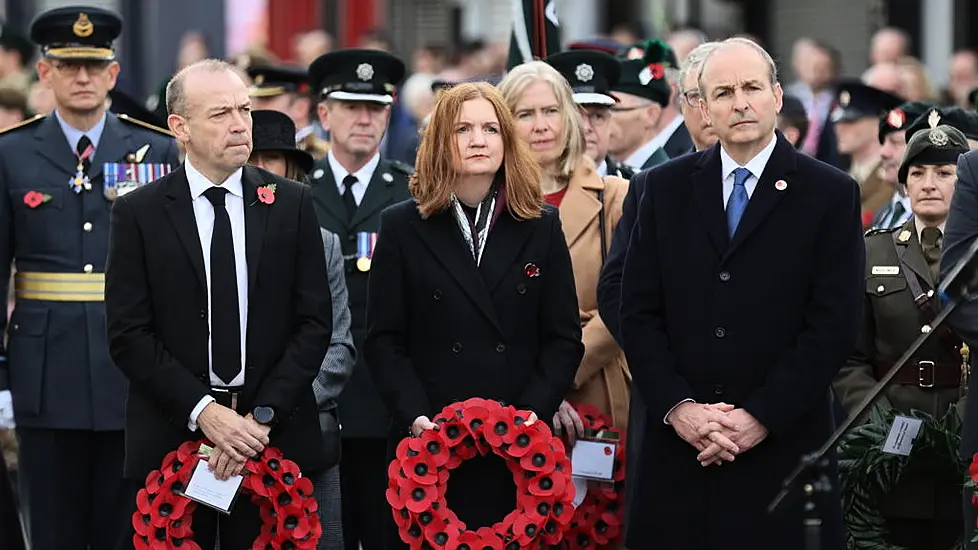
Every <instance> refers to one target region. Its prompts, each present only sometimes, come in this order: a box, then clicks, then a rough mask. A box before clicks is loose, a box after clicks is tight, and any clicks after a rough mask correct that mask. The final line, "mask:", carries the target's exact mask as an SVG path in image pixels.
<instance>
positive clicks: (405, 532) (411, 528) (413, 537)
mask: <svg viewBox="0 0 978 550" xmlns="http://www.w3.org/2000/svg"><path fill="white" fill-rule="evenodd" d="M397 531H398V533H399V534H400V535H401V540H402V541H404V544H407V545H410V546H411V547H412V548H415V545H420V544H421V539H422V537H423V536H424V531H422V530H421V526H420V525H418V524H417V523H414V522H412V523H411V524H410V525H408V526H407V527H401V528H399V529H398V530H397Z"/></svg>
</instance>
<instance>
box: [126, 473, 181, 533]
mask: <svg viewBox="0 0 978 550" xmlns="http://www.w3.org/2000/svg"><path fill="white" fill-rule="evenodd" d="M180 491H183V482H181V481H180V480H178V479H176V478H171V479H170V480H167V482H166V483H165V484H164V485H163V487H162V489H161V490H160V494H159V495H157V496H156V498H154V499H153V501H152V502H151V503H150V506H151V511H150V516H151V517H152V520H151V521H150V524H151V525H152V526H153V527H157V528H160V527H166V525H167V523H168V522H170V521H172V520H173V519H177V518H182V517H183V515H184V512H185V511H186V509H187V505H188V504H190V503H191V502H193V501H191V500H190V499H188V498H187V497H184V496H181V495H178V494H175V493H176V492H180ZM137 500H138V498H137ZM137 506H138V502H137Z"/></svg>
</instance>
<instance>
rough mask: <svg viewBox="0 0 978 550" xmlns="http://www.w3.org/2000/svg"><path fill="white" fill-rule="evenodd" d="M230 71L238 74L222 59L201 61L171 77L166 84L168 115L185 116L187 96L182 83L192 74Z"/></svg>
mask: <svg viewBox="0 0 978 550" xmlns="http://www.w3.org/2000/svg"><path fill="white" fill-rule="evenodd" d="M224 71H230V72H233V73H234V74H238V72H237V70H236V69H235V67H234V65H232V64H230V63H228V62H227V61H224V60H223V59H203V60H201V61H197V62H196V63H191V64H190V65H187V66H186V67H184V68H182V69H180V71H179V72H178V73H177V74H175V75H173V78H171V79H170V81H169V82H168V83H167V84H166V110H167V112H168V113H170V114H174V115H180V116H187V110H188V106H187V94H186V90H185V89H184V86H183V81H184V80H186V79H187V75H188V74H190V73H192V72H205V73H220V72H224Z"/></svg>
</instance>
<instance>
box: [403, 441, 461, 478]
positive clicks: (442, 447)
mask: <svg viewBox="0 0 978 550" xmlns="http://www.w3.org/2000/svg"><path fill="white" fill-rule="evenodd" d="M418 439H420V440H421V448H422V449H423V451H422V456H424V457H425V458H426V462H427V463H428V464H429V465H434V466H435V467H439V468H440V467H442V466H444V465H445V464H447V463H448V460H449V458H450V456H449V453H448V449H449V445H446V444H445V438H444V437H443V436H442V433H441V430H438V431H435V430H425V431H424V432H423V433H422V434H421V437H419V438H418ZM404 473H406V474H408V475H409V476H410V475H411V473H410V472H408V469H407V468H406V467H405V468H404Z"/></svg>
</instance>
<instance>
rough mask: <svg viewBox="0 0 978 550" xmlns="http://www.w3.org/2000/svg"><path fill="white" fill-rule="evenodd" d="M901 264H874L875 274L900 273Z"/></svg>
mask: <svg viewBox="0 0 978 550" xmlns="http://www.w3.org/2000/svg"><path fill="white" fill-rule="evenodd" d="M899 274H900V266H897V265H874V266H873V275H899Z"/></svg>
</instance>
